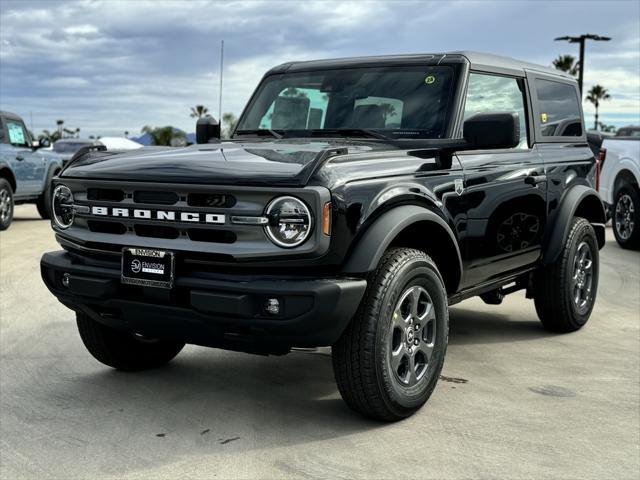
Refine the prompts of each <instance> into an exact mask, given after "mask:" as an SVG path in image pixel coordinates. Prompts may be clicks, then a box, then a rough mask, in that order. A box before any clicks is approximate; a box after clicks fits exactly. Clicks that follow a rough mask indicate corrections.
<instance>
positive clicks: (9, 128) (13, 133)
mask: <svg viewBox="0 0 640 480" xmlns="http://www.w3.org/2000/svg"><path fill="white" fill-rule="evenodd" d="M3 123H4V127H5V130H6V138H7V143H8V144H9V145H10V147H9V148H7V149H6V150H5V157H6V160H7V161H8V162H9V164H10V165H11V169H12V170H13V173H14V175H15V176H16V183H17V188H16V196H17V197H21V196H24V195H35V194H38V193H40V190H41V188H42V180H43V178H42V177H43V174H44V164H45V160H44V159H43V157H42V156H41V155H39V154H38V153H37V152H35V151H34V150H33V149H32V145H31V137H30V136H29V133H28V132H27V129H26V128H25V126H24V124H23V123H22V121H20V120H16V119H11V118H7V119H5V121H4V122H3Z"/></svg>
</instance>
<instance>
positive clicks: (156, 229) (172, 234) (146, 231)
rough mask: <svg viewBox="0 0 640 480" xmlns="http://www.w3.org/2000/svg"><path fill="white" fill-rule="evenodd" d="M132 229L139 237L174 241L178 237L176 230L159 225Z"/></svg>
mask: <svg viewBox="0 0 640 480" xmlns="http://www.w3.org/2000/svg"><path fill="white" fill-rule="evenodd" d="M133 229H134V230H135V232H136V235H138V236H139V237H151V238H169V239H172V240H173V239H176V238H178V237H179V236H180V232H179V231H178V229H177V228H173V227H164V226H161V225H135V226H134V227H133Z"/></svg>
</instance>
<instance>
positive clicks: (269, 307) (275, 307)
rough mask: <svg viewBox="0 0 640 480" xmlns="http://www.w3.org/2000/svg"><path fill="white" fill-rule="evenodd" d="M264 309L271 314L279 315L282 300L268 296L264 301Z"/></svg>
mask: <svg viewBox="0 0 640 480" xmlns="http://www.w3.org/2000/svg"><path fill="white" fill-rule="evenodd" d="M264 311H265V312H267V313H268V314H269V315H278V314H279V313H280V300H278V299H277V298H267V300H266V301H265V302H264Z"/></svg>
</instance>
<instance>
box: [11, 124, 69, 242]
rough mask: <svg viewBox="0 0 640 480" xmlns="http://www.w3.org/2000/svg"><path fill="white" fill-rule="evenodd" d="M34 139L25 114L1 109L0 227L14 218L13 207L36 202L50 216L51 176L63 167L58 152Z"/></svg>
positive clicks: (43, 215)
mask: <svg viewBox="0 0 640 480" xmlns="http://www.w3.org/2000/svg"><path fill="white" fill-rule="evenodd" d="M46 146H48V142H37V141H36V142H34V141H33V139H32V138H31V135H30V133H29V130H27V128H26V127H25V125H24V122H23V121H22V118H20V117H19V116H18V115H16V114H15V113H9V112H0V230H6V229H7V228H9V226H10V225H11V221H12V220H13V207H14V205H16V204H20V203H35V204H36V206H37V208H38V213H40V216H41V217H42V218H45V219H46V218H49V216H50V203H51V194H50V191H49V190H50V186H51V179H52V178H53V177H54V176H55V175H56V174H57V173H58V172H59V171H60V169H61V168H62V161H61V158H60V156H59V155H57V154H56V153H53V152H51V151H48V150H44V149H43V148H42V147H46Z"/></svg>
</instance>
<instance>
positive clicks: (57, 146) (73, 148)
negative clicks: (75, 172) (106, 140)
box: [53, 138, 102, 166]
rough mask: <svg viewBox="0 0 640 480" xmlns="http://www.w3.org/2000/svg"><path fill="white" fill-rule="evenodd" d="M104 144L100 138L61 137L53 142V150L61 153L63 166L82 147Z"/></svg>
mask: <svg viewBox="0 0 640 480" xmlns="http://www.w3.org/2000/svg"><path fill="white" fill-rule="evenodd" d="M96 145H102V143H101V142H100V141H99V140H93V139H83V138H61V139H60V140H56V141H55V142H54V143H53V151H54V152H56V153H57V154H58V155H60V158H61V159H62V164H63V166H64V165H66V164H67V163H68V162H69V160H71V159H72V158H73V156H74V155H75V154H76V153H77V152H78V151H79V150H80V149H81V148H82V147H92V146H96Z"/></svg>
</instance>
